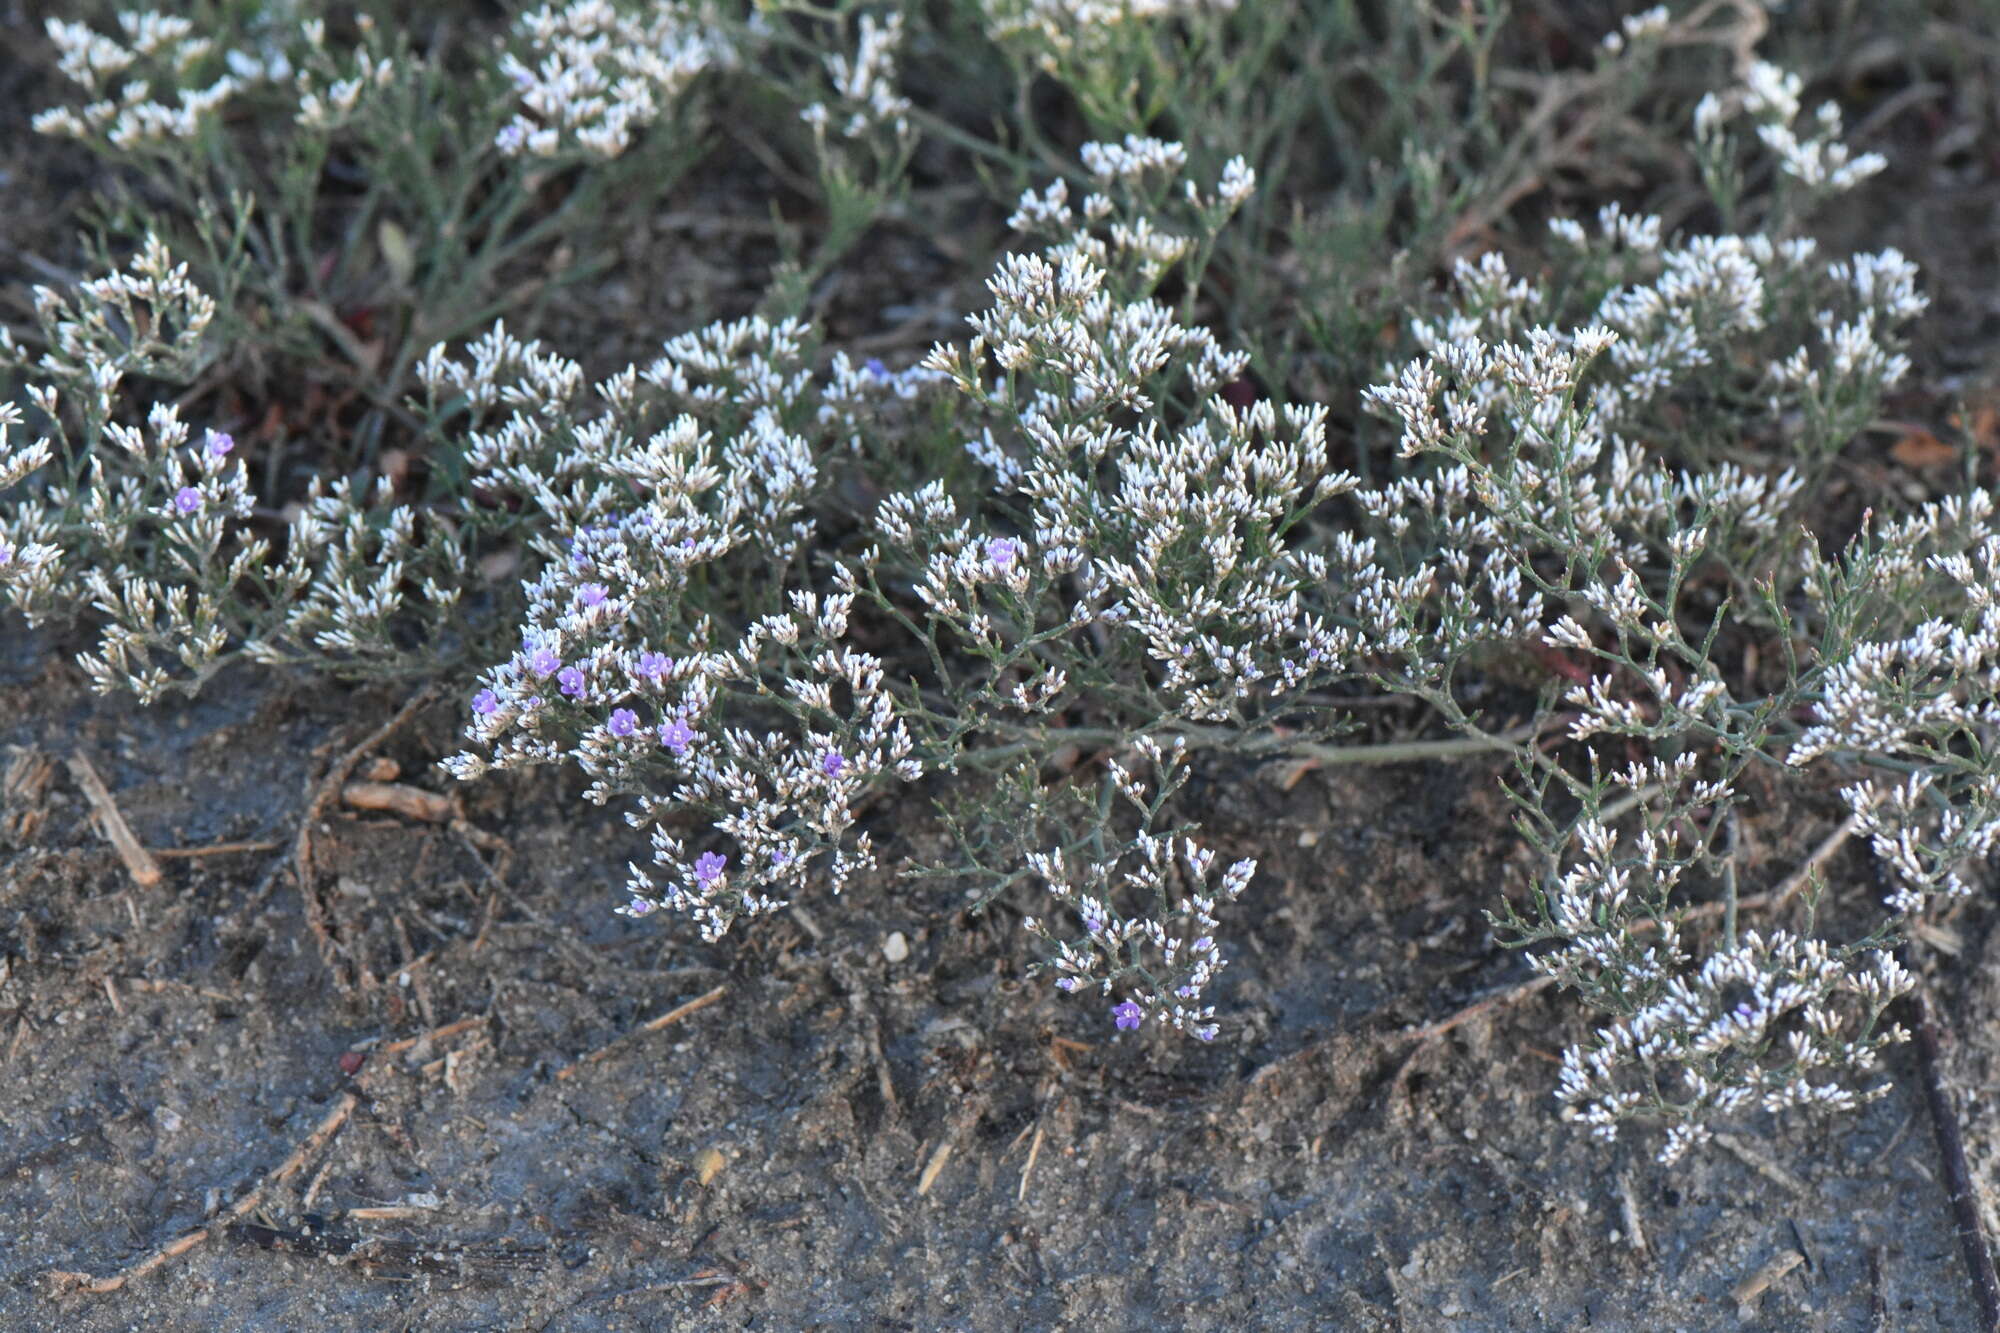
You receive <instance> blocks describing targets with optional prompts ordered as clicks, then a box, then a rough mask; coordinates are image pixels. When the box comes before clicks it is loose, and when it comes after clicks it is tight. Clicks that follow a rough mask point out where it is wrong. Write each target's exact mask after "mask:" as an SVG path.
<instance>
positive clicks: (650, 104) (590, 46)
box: [494, 0, 736, 159]
mask: <svg viewBox="0 0 2000 1333" xmlns="http://www.w3.org/2000/svg"><path fill="white" fill-rule="evenodd" d="M735 61H736V48H735V46H734V44H733V43H732V42H731V41H730V40H729V38H728V36H727V35H726V33H725V32H724V31H723V30H722V29H721V28H720V27H719V26H717V25H716V24H715V23H714V22H712V21H711V20H710V19H709V17H708V16H706V15H705V14H703V13H702V12H701V11H700V9H699V8H698V7H697V6H693V5H690V4H687V3H684V0H646V3H643V4H640V5H636V6H634V5H624V6H621V5H618V4H614V3H613V2H612V0H571V3H569V4H567V5H563V6H561V7H560V8H558V7H556V6H553V5H544V6H543V7H541V8H540V9H535V10H530V11H528V12H527V13H524V14H522V15H521V16H520V18H519V19H517V20H516V22H515V42H514V45H513V47H512V49H509V50H507V51H505V52H503V54H502V55H501V57H500V71H501V73H502V74H504V75H505V76H506V77H507V78H509V79H511V80H512V81H513V83H514V86H515V88H516V89H517V90H518V95H519V105H520V110H519V111H518V112H517V113H516V114H515V116H514V118H513V119H512V120H510V121H508V122H507V124H506V125H504V126H503V127H502V128H501V130H500V132H499V135H498V136H497V137H496V138H495V140H494V143H495V144H496V145H497V146H498V147H499V149H500V151H501V152H502V153H504V154H506V155H507V156H510V157H515V156H520V155H523V154H526V155H529V156H532V157H539V158H548V157H555V156H557V155H559V154H565V153H574V154H579V155H582V156H584V157H589V158H597V159H606V158H614V157H617V156H619V155H620V154H621V153H623V152H624V151H625V150H626V149H627V148H629V147H631V145H632V139H633V136H634V135H635V134H636V133H637V132H638V131H640V130H642V129H644V128H646V127H647V126H649V125H652V124H653V123H654V122H656V121H658V120H660V119H661V118H662V117H665V116H667V115H669V114H670V113H671V112H672V111H673V110H674V109H675V106H676V103H677V102H678V101H679V100H680V98H681V97H682V95H683V94H684V93H685V91H686V90H687V88H688V87H689V86H690V85H691V84H692V83H693V82H694V81H695V80H696V79H698V78H700V77H701V76H702V75H703V74H704V73H706V72H708V71H710V70H713V69H727V68H729V67H730V66H732V65H733V64H734V63H735Z"/></svg>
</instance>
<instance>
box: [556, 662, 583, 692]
mask: <svg viewBox="0 0 2000 1333" xmlns="http://www.w3.org/2000/svg"><path fill="white" fill-rule="evenodd" d="M556 679H557V680H558V681H560V682H561V683H562V692H563V693H564V694H567V695H568V696H569V697H570V698H572V699H581V698H582V697H583V668H582V667H573V666H569V667H564V668H563V669H562V670H561V671H558V672H557V673H556Z"/></svg>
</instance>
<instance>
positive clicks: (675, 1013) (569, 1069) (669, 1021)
mask: <svg viewBox="0 0 2000 1333" xmlns="http://www.w3.org/2000/svg"><path fill="white" fill-rule="evenodd" d="M728 992H729V987H728V986H727V985H721V986H717V987H716V988H715V989H714V990H712V991H708V992H706V993H704V994H701V995H697V996H695V997H694V998H693V999H692V1000H689V1001H688V1002H687V1003H686V1004H681V1005H676V1006H675V1007H674V1008H672V1009H669V1010H668V1011H667V1012H666V1013H664V1014H661V1015H660V1016H659V1017H658V1018H655V1019H651V1020H649V1021H647V1022H645V1023H642V1024H640V1025H639V1027H637V1028H636V1029H634V1030H633V1031H632V1032H631V1033H628V1034H627V1035H626V1036H623V1037H617V1038H614V1039H613V1040H611V1041H609V1042H606V1043H605V1044H604V1045H602V1046H600V1047H598V1048H597V1049H596V1050H594V1051H590V1052H587V1053H585V1054H583V1055H580V1056H578V1057H577V1058H576V1061H575V1063H573V1064H569V1065H565V1066H564V1067H563V1068H561V1069H558V1070H557V1071H556V1078H557V1079H558V1080H565V1079H568V1078H570V1077H571V1076H572V1075H574V1074H575V1073H576V1071H577V1070H579V1069H581V1068H583V1067H584V1066H585V1065H589V1064H596V1063H597V1062H598V1061H599V1060H602V1059H605V1058H606V1057H608V1056H609V1055H610V1054H611V1053H612V1052H613V1051H615V1050H617V1049H618V1048H619V1047H620V1046H622V1045H624V1044H625V1042H627V1041H629V1040H630V1039H631V1038H632V1037H636V1036H638V1035H639V1034H640V1033H644V1032H658V1031H659V1030H660V1029H661V1028H666V1027H672V1026H673V1025H674V1024H675V1023H678V1022H680V1021H681V1020H682V1019H683V1018H686V1017H687V1016H688V1015H689V1014H692V1013H697V1012H699V1011H701V1010H703V1009H706V1008H708V1006H710V1005H711V1004H714V1003H715V1002H716V1001H717V1000H720V999H721V998H722V997H723V996H724V995H726V994H728Z"/></svg>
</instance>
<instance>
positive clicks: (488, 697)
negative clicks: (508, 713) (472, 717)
mask: <svg viewBox="0 0 2000 1333" xmlns="http://www.w3.org/2000/svg"><path fill="white" fill-rule="evenodd" d="M472 711H473V712H475V713H477V714H479V716H481V717H491V716H493V715H494V714H495V713H497V712H499V711H500V696H499V695H497V694H495V693H494V692H493V691H491V690H481V691H480V692H479V693H477V694H475V695H473V696H472Z"/></svg>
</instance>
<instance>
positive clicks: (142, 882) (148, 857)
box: [69, 750, 163, 889]
mask: <svg viewBox="0 0 2000 1333" xmlns="http://www.w3.org/2000/svg"><path fill="white" fill-rule="evenodd" d="M69 771H70V775H71V776H72V777H74V778H75V779H76V785H77V786H79V787H81V788H83V794H84V796H85V797H86V798H87V799H88V800H89V801H90V806H91V809H93V810H95V811H96V812H97V822H98V826H99V827H101V828H102V829H103V830H104V836H105V837H106V838H107V839H108V840H109V841H110V843H111V845H112V846H113V847H115V848H117V850H118V858H119V859H120V860H121V861H123V862H124V863H125V873H126V874H128V875H130V876H131V877H132V882H133V883H134V884H137V885H138V886H139V887H140V888H142V889H150V888H152V887H154V886H155V885H157V884H158V883H159V882H160V880H161V879H162V878H163V875H162V874H161V871H160V863H159V862H158V861H155V860H154V859H153V855H152V853H151V852H148V851H147V850H146V849H145V848H144V847H143V846H141V845H140V843H139V840H138V839H137V838H135V837H133V836H132V826H131V825H130V824H127V823H126V822H125V816H124V815H122V814H120V813H119V811H118V803H117V802H116V801H113V800H112V799H111V791H110V789H109V788H107V787H106V786H105V785H104V779H103V778H101V777H99V776H97V767H96V765H94V764H92V763H91V762H90V756H89V755H87V754H85V753H84V752H83V751H81V750H77V751H75V752H74V753H72V754H71V755H70V757H69Z"/></svg>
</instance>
